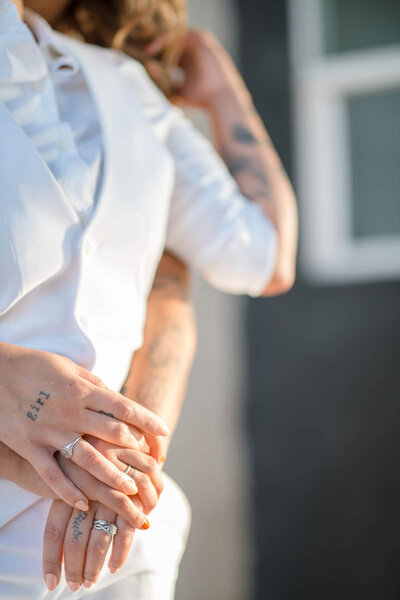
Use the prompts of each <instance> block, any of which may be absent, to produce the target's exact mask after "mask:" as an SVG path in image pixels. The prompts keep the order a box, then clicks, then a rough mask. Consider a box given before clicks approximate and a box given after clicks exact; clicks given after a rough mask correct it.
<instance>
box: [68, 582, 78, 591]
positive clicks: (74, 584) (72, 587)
mask: <svg viewBox="0 0 400 600" xmlns="http://www.w3.org/2000/svg"><path fill="white" fill-rule="evenodd" d="M67 584H68V587H69V589H70V590H71V591H72V592H77V591H78V590H79V588H80V587H81V584H80V583H78V582H77V581H68V580H67Z"/></svg>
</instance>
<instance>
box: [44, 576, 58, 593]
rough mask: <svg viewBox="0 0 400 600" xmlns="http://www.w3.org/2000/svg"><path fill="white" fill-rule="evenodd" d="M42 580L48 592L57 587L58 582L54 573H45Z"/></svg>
mask: <svg viewBox="0 0 400 600" xmlns="http://www.w3.org/2000/svg"><path fill="white" fill-rule="evenodd" d="M44 580H45V582H46V585H47V589H48V590H50V592H52V591H53V590H55V589H56V587H57V585H58V580H57V577H56V576H55V575H54V573H47V575H46V577H45V579H44Z"/></svg>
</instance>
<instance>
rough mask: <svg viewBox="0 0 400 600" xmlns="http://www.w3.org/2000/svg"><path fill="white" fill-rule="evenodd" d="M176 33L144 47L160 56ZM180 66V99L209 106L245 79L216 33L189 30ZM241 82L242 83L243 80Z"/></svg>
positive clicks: (184, 39)
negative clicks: (230, 87) (225, 90)
mask: <svg viewBox="0 0 400 600" xmlns="http://www.w3.org/2000/svg"><path fill="white" fill-rule="evenodd" d="M175 35H176V34H175V32H170V33H166V34H164V35H162V36H160V37H159V38H157V39H155V40H154V41H152V42H150V43H149V44H147V45H145V46H144V48H143V49H144V51H145V52H147V54H149V55H150V56H154V57H155V56H157V55H159V54H160V53H161V52H162V50H163V48H164V46H165V45H166V43H167V42H168V40H169V38H170V37H171V36H175ZM181 47H182V50H181V57H180V61H179V65H178V66H179V67H180V68H181V69H182V71H183V75H184V81H183V82H182V84H181V85H179V86H177V87H176V88H175V90H174V93H175V95H176V96H177V100H178V101H179V100H181V101H182V102H183V103H185V104H190V105H191V106H195V107H202V108H206V107H207V105H208V103H209V102H210V100H211V98H212V97H213V96H214V95H215V94H217V93H219V92H221V91H223V90H224V89H225V88H226V87H229V86H231V85H234V86H236V85H237V84H238V83H239V82H241V81H242V78H241V76H240V74H239V72H238V70H237V68H236V66H235V64H234V62H233V60H232V59H231V57H230V56H229V54H228V53H227V52H226V50H225V49H224V48H223V46H222V45H221V44H220V42H219V41H218V40H217V38H216V37H215V36H214V34H213V33H211V32H210V31H205V30H201V29H189V30H188V31H187V32H186V33H185V35H184V37H183V39H182V41H181ZM241 85H243V84H242V83H241Z"/></svg>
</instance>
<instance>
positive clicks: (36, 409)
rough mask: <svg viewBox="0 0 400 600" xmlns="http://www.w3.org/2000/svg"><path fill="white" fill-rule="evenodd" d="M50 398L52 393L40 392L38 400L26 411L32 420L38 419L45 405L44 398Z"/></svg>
mask: <svg viewBox="0 0 400 600" xmlns="http://www.w3.org/2000/svg"><path fill="white" fill-rule="evenodd" d="M49 398H50V394H46V392H39V396H38V398H37V399H36V402H34V403H33V404H31V405H30V407H29V408H30V410H28V412H27V413H26V416H27V417H28V419H31V421H36V419H37V418H38V416H39V413H40V409H41V408H42V407H43V406H44V400H48V399H49Z"/></svg>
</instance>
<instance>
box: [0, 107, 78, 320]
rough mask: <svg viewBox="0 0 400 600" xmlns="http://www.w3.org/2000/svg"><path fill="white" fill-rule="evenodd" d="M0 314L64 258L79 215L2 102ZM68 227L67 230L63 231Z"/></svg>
mask: <svg viewBox="0 0 400 600" xmlns="http://www.w3.org/2000/svg"><path fill="white" fill-rule="evenodd" d="M0 139H1V140H2V145H1V148H0V181H1V182H2V184H1V198H0V256H1V261H0V281H1V282H2V283H1V286H0V314H2V313H3V312H4V311H5V310H6V309H7V308H9V307H10V305H12V304H14V303H15V302H16V301H17V300H18V298H19V297H20V296H21V295H23V294H25V293H27V292H28V291H29V290H31V289H32V288H34V287H35V286H36V285H37V284H38V283H40V282H41V281H43V279H44V278H48V277H50V276H52V275H54V274H55V273H56V272H57V271H58V270H59V269H60V268H61V267H62V265H63V264H64V262H65V259H66V257H65V247H66V245H65V244H64V243H63V242H64V238H65V236H66V235H70V228H71V227H74V226H75V227H76V226H77V225H78V226H79V219H78V216H77V215H76V213H75V211H74V210H73V208H72V206H71V205H70V203H69V202H68V199H67V198H66V197H65V195H64V193H63V192H62V190H61V188H60V186H59V185H58V183H57V181H56V180H55V178H54V176H53V175H52V173H51V171H50V169H49V168H48V166H47V165H46V163H45V162H44V161H43V160H42V158H41V156H40V154H39V153H38V152H37V150H36V148H35V147H34V146H33V145H32V143H31V142H30V140H29V138H28V137H27V136H26V134H25V132H24V131H23V130H22V129H21V127H20V126H19V125H18V124H17V123H16V122H15V121H14V119H13V118H12V116H11V115H10V113H9V112H8V110H7V109H6V108H5V106H4V105H3V104H2V103H0ZM65 232H67V233H65Z"/></svg>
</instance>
